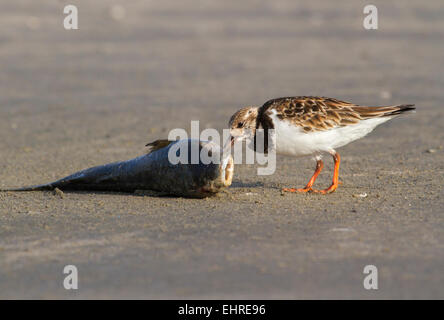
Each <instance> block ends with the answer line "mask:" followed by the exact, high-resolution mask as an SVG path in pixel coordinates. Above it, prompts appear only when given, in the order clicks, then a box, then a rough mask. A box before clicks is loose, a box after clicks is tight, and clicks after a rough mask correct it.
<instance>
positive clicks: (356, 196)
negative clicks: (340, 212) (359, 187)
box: [353, 192, 368, 198]
mask: <svg viewBox="0 0 444 320" xmlns="http://www.w3.org/2000/svg"><path fill="white" fill-rule="evenodd" d="M367 197H368V194H367V193H366V192H363V193H357V194H354V195H353V198H367Z"/></svg>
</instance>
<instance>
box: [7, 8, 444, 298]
mask: <svg viewBox="0 0 444 320" xmlns="http://www.w3.org/2000/svg"><path fill="white" fill-rule="evenodd" d="M114 3H115V4H117V3H118V2H114ZM76 4H77V5H78V8H79V27H80V29H79V30H75V31H66V30H64V29H63V23H62V22H63V14H62V12H63V5H64V3H63V2H62V1H61V2H54V1H39V2H38V3H37V2H35V1H30V0H28V1H21V0H20V1H14V2H10V3H8V4H7V3H4V2H2V3H1V4H0V9H1V10H0V30H1V31H0V70H1V72H0V137H1V139H0V188H2V187H6V186H24V185H31V184H38V183H44V182H49V181H52V180H55V179H57V178H60V177H63V176H65V175H68V174H70V173H72V172H75V171H78V170H81V169H84V168H87V167H90V166H94V165H98V164H103V163H108V162H112V161H117V160H125V159H130V158H133V157H135V156H137V155H140V154H142V153H143V152H145V149H144V145H145V144H146V143H147V142H150V141H152V140H155V139H159V138H165V137H166V136H167V134H168V132H169V130H171V129H173V128H184V129H187V130H189V128H190V121H191V120H200V125H201V128H202V129H203V128H206V127H208V128H217V129H219V130H222V129H223V128H225V126H226V124H227V121H228V119H229V117H230V115H231V114H232V113H233V112H234V111H236V110H237V109H238V108H240V107H242V106H246V105H261V104H262V103H263V102H265V101H266V100H268V99H270V98H274V97H279V96H289V95H322V96H330V97H335V98H339V99H343V100H346V101H352V102H355V103H359V104H364V105H389V104H401V103H414V104H416V106H417V108H418V110H417V113H416V114H411V115H407V116H403V117H399V118H397V119H395V120H392V121H390V122H388V123H386V124H384V125H382V126H380V127H378V128H377V129H376V130H375V131H374V132H373V133H371V134H370V135H369V136H367V137H366V138H364V139H362V140H359V141H357V142H354V143H352V144H350V145H348V146H346V147H344V148H341V149H340V150H339V152H340V154H341V156H342V163H341V173H340V179H341V180H342V182H343V184H342V185H341V186H340V187H339V189H338V190H337V192H336V193H334V194H331V195H328V196H322V195H314V194H303V195H300V194H284V195H282V194H281V192H280V189H281V188H282V187H302V186H304V185H305V183H306V182H307V180H308V179H309V177H310V176H311V174H312V172H313V169H314V165H315V163H314V162H313V161H312V160H311V159H309V158H301V159H294V158H290V157H278V166H277V170H276V173H275V174H273V175H271V176H257V175H256V169H257V166H255V165H237V166H236V167H235V176H234V179H233V184H232V186H231V187H230V188H229V189H227V190H226V192H223V193H221V194H219V195H218V196H216V197H214V198H209V199H205V200H199V199H184V198H171V197H156V196H149V195H146V194H144V193H142V194H124V193H105V192H65V193H63V194H61V193H56V194H54V193H52V192H24V193H12V192H8V193H0V298H260V299H262V298H267V299H268V298H284V299H293V298H303V299H305V298H322V299H324V298H340V299H343V298H377V299H387V298H400V299H404V298H420V299H422V298H441V299H442V298H444V289H443V285H444V273H443V270H444V269H443V266H444V255H443V252H444V241H443V240H444V239H443V238H444V237H443V227H444V220H443V212H444V209H443V207H444V200H443V178H444V150H443V145H444V142H443V141H444V139H443V138H444V107H443V101H444V90H443V87H444V67H443V64H442V61H443V52H444V42H443V41H442V39H443V38H444V21H443V20H442V16H443V15H444V8H443V7H442V5H441V2H440V1H428V2H427V3H423V2H420V1H415V2H414V3H413V2H409V4H408V5H407V4H404V3H403V2H395V3H393V4H387V3H385V2H383V1H373V4H375V5H376V6H377V7H378V9H379V15H380V16H379V30H374V31H367V30H364V29H363V27H362V19H363V14H362V9H363V7H364V5H365V3H364V2H359V1H348V2H341V5H340V6H339V5H337V6H335V4H333V3H331V2H328V1H310V3H306V4H302V3H300V4H297V3H295V2H294V1H273V3H262V2H258V1H253V0H251V1H242V3H239V2H238V1H223V2H218V4H210V3H207V2H206V1H205V2H204V1H202V3H200V4H199V3H196V2H191V1H185V2H184V1H181V2H180V4H179V3H178V2H176V1H174V2H173V1H171V2H168V1H162V2H157V1H156V2H155V1H151V2H144V1H131V2H129V3H128V4H125V3H124V2H123V1H122V4H121V5H122V6H124V7H116V6H114V7H112V6H111V5H110V4H109V2H108V1H104V0H100V1H94V5H93V4H91V3H90V1H76ZM122 8H123V9H124V10H122ZM331 174H332V163H331V160H330V159H329V158H326V167H325V169H324V171H323V174H321V176H320V178H319V179H318V182H317V184H316V185H317V186H318V187H324V186H325V187H326V186H328V184H329V182H330V179H331ZM364 193H365V194H367V196H366V197H359V195H360V194H364ZM68 264H74V265H76V266H77V268H78V272H79V289H78V290H76V291H74V290H71V291H67V290H65V289H64V288H63V285H62V284H63V277H64V275H63V267H64V266H65V265H68ZM369 264H372V265H375V266H377V267H378V272H379V283H378V285H379V289H378V290H373V291H368V290H365V289H364V288H363V285H362V282H363V279H364V276H365V275H364V274H363V268H364V266H365V265H369Z"/></svg>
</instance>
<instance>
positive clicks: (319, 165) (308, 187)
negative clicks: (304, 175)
mask: <svg viewBox="0 0 444 320" xmlns="http://www.w3.org/2000/svg"><path fill="white" fill-rule="evenodd" d="M323 167H324V163H323V162H322V160H321V159H318V160H317V162H316V170H315V172H314V173H313V176H312V177H311V179H310V181H308V183H307V185H306V186H305V188H302V189H301V188H299V189H295V188H283V189H282V191H286V192H308V191H311V190H312V188H311V187H312V186H313V183H314V182H315V181H316V178H317V177H318V175H319V174H320V173H321V170H322V168H323Z"/></svg>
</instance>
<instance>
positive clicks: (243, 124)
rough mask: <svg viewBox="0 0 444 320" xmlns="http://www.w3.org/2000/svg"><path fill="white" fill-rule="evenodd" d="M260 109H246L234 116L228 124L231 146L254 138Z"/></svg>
mask: <svg viewBox="0 0 444 320" xmlns="http://www.w3.org/2000/svg"><path fill="white" fill-rule="evenodd" d="M258 109H259V108H258V107H245V108H242V109H240V110H239V111H237V112H236V113H235V114H233V115H232V116H231V118H230V121H229V122H228V126H229V127H230V136H231V137H230V140H231V145H233V144H234V143H235V142H236V141H242V140H245V139H247V138H253V136H254V134H255V131H256V121H257V115H258Z"/></svg>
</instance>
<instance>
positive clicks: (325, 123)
mask: <svg viewBox="0 0 444 320" xmlns="http://www.w3.org/2000/svg"><path fill="white" fill-rule="evenodd" d="M413 106H414V105H413V104H405V105H398V106H385V107H367V106H360V105H356V104H353V103H349V102H345V101H340V100H337V99H333V98H326V97H305V96H304V97H285V98H277V99H272V100H269V101H267V102H265V104H264V105H263V106H262V107H260V108H259V107H246V108H243V109H240V110H239V111H237V112H236V113H235V114H234V115H233V116H232V117H231V119H230V121H229V126H230V134H231V143H232V144H234V142H235V141H239V140H244V139H249V140H250V141H252V142H254V143H253V146H254V148H255V150H256V129H264V134H265V152H267V150H268V146H267V145H266V142H267V141H268V140H267V138H268V135H269V134H270V132H271V133H272V134H271V135H270V138H271V140H270V141H272V142H273V147H274V148H275V151H276V153H278V154H286V155H291V156H296V157H300V156H307V155H312V156H314V159H315V160H316V170H315V172H314V174H313V176H312V177H311V179H310V180H309V181H308V183H307V185H306V186H305V188H301V189H295V188H284V189H283V191H288V192H317V193H322V194H327V193H330V192H334V191H335V190H336V188H337V187H338V182H339V180H338V176H339V163H340V161H341V158H340V156H339V153H338V152H337V151H336V149H337V148H339V147H342V146H345V145H346V144H348V143H350V142H352V141H355V140H357V139H359V138H362V137H364V136H366V135H367V134H368V133H370V132H371V131H372V130H373V129H374V128H375V127H376V126H378V125H379V124H381V123H384V122H386V121H388V120H390V119H392V118H394V117H396V116H398V115H400V114H401V113H404V112H407V111H411V110H414V109H415V108H414V107H413ZM269 129H274V130H270V131H269ZM323 153H329V154H330V155H331V156H332V157H333V160H334V164H335V165H334V173H333V182H332V184H331V186H330V187H328V188H327V189H324V190H315V189H313V188H312V187H313V183H314V182H315V180H316V178H317V177H318V175H319V173H320V172H321V170H322V168H323V166H324V164H323V162H322V154H323Z"/></svg>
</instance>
